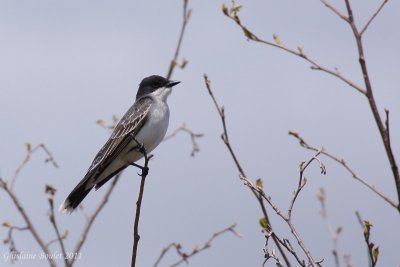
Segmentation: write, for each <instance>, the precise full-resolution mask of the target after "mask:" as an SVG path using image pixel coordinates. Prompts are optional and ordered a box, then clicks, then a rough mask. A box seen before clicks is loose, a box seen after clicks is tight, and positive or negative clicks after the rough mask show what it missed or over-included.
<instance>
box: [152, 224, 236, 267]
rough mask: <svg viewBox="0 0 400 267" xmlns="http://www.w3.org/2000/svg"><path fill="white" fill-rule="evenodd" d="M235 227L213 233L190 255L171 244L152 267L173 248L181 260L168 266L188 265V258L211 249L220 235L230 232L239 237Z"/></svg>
mask: <svg viewBox="0 0 400 267" xmlns="http://www.w3.org/2000/svg"><path fill="white" fill-rule="evenodd" d="M235 227H236V224H233V225H231V226H229V227H227V228H225V229H223V230H221V231H218V232H216V233H214V234H213V235H212V236H211V237H210V238H209V239H208V240H207V241H206V242H205V243H204V244H203V245H202V246H200V247H195V248H193V250H192V251H191V252H190V253H186V252H183V251H182V246H181V245H180V244H179V243H175V242H173V243H171V244H169V245H168V246H167V247H166V248H164V249H163V250H162V251H161V254H160V256H159V257H158V259H157V261H156V262H155V263H154V265H153V267H157V266H158V264H159V263H160V262H161V260H162V259H163V257H164V256H165V254H166V253H167V252H168V251H169V250H170V249H171V248H175V250H176V253H177V254H178V255H179V257H181V259H180V260H178V261H177V262H175V263H173V264H171V265H169V266H170V267H176V266H179V265H180V264H182V263H184V262H185V263H188V259H189V258H192V257H193V256H195V255H197V254H199V253H200V252H202V251H204V250H206V249H209V248H210V247H211V244H212V242H213V241H214V240H215V239H216V238H218V237H219V236H220V235H222V234H224V233H227V232H231V233H233V234H234V235H235V236H237V237H241V235H240V234H238V233H237V232H236V231H235Z"/></svg>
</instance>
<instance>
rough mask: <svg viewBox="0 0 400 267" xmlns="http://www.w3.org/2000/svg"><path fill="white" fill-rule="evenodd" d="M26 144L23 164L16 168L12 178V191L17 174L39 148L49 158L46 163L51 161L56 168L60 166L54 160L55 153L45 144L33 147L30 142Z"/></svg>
mask: <svg viewBox="0 0 400 267" xmlns="http://www.w3.org/2000/svg"><path fill="white" fill-rule="evenodd" d="M25 146H26V155H25V158H24V160H23V161H22V162H21V164H20V165H19V166H18V168H17V169H16V170H15V173H14V176H13V178H12V179H11V182H10V190H11V191H13V188H14V184H15V181H16V179H17V176H18V175H19V173H20V172H21V170H22V169H23V168H24V167H25V165H26V164H27V163H28V162H29V160H30V159H31V156H32V154H33V153H35V152H36V151H37V150H39V149H42V150H43V151H44V152H45V153H46V155H47V158H46V159H45V162H46V163H47V162H50V163H52V164H53V166H54V168H58V164H57V162H56V161H55V160H54V157H53V154H52V153H51V152H50V150H49V149H47V147H46V145H45V144H39V145H36V146H35V147H34V148H32V145H31V144H30V143H26V144H25Z"/></svg>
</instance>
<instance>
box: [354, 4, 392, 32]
mask: <svg viewBox="0 0 400 267" xmlns="http://www.w3.org/2000/svg"><path fill="white" fill-rule="evenodd" d="M387 2H388V0H384V1H383V2H382V4H381V5H380V6H379V8H378V9H377V10H376V11H375V13H374V14H373V15H372V16H371V18H370V19H369V20H368V22H367V23H366V24H365V26H364V27H363V29H362V30H361V31H360V35H363V34H364V32H365V31H366V30H367V29H368V26H369V25H370V24H371V22H372V21H373V20H374V19H375V18H376V16H377V15H378V14H379V13H380V12H381V10H382V8H383V7H384V6H385V5H386V3H387Z"/></svg>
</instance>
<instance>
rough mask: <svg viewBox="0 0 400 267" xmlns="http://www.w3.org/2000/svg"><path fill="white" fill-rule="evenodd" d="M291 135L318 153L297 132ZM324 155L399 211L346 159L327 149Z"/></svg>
mask: <svg viewBox="0 0 400 267" xmlns="http://www.w3.org/2000/svg"><path fill="white" fill-rule="evenodd" d="M289 135H291V136H293V137H294V138H296V139H297V140H299V142H300V145H301V146H302V147H304V148H306V149H308V150H312V151H318V149H317V148H316V147H314V146H312V145H310V144H308V143H307V142H306V141H305V140H304V138H302V137H301V136H300V135H299V134H298V133H297V132H293V131H289ZM321 154H322V155H325V156H327V157H328V158H330V159H332V160H334V161H336V162H337V163H339V164H340V165H342V166H343V167H344V168H345V169H346V170H347V171H348V172H349V173H350V174H351V175H352V177H353V178H354V179H356V180H357V181H359V182H360V183H362V184H363V185H365V186H366V187H367V188H368V189H370V190H371V191H373V192H374V193H375V194H377V195H378V196H380V197H381V198H382V199H383V200H385V201H386V202H387V203H389V204H390V205H391V206H393V207H394V208H395V209H397V205H396V203H395V202H394V201H393V200H391V199H389V198H388V197H387V196H385V195H384V194H383V193H382V192H380V191H379V190H378V189H376V188H375V186H373V185H370V184H369V183H368V182H366V181H365V179H364V178H362V177H360V176H358V175H357V174H356V173H355V172H354V171H353V170H352V169H351V168H350V166H349V165H347V163H346V161H345V160H344V159H340V158H338V157H336V156H334V155H333V154H331V153H329V152H328V151H327V150H326V149H325V148H324V149H323V150H322V151H321Z"/></svg>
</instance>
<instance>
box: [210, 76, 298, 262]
mask: <svg viewBox="0 0 400 267" xmlns="http://www.w3.org/2000/svg"><path fill="white" fill-rule="evenodd" d="M204 82H205V85H206V88H207V91H208V93H209V95H210V97H211V99H212V101H213V102H214V105H215V107H216V109H217V111H218V114H219V117H220V119H221V123H222V128H223V133H222V134H221V139H222V141H223V142H224V144H225V146H226V147H227V148H228V150H229V153H230V155H231V157H232V159H233V161H234V162H235V165H236V168H237V170H238V172H239V177H241V176H242V177H246V174H245V172H244V169H243V168H242V166H241V164H240V162H239V160H238V159H237V157H236V154H235V152H234V151H233V148H232V146H231V144H230V142H229V136H228V130H227V127H226V121H225V110H224V106H220V105H219V104H218V102H217V99H216V98H215V96H214V94H213V92H212V90H211V81H210V80H209V79H208V76H207V74H204ZM249 188H250V190H251V192H252V193H253V195H254V196H255V197H256V199H257V201H258V203H259V205H260V207H261V210H262V213H263V215H264V217H265V219H266V220H267V222H268V223H269V224H270V225H271V223H270V221H269V218H268V214H267V210H266V209H265V206H264V202H263V198H262V196H261V194H260V193H259V192H258V191H257V190H255V189H254V188H251V187H249ZM273 239H274V242H275V244H276V246H277V247H278V249H279V252H280V253H281V255H282V257H283V258H284V261H285V264H286V266H288V267H290V266H291V264H290V262H289V259H288V258H287V256H286V254H285V252H284V251H283V249H282V246H281V245H280V243H279V241H278V240H276V239H275V238H274V237H273Z"/></svg>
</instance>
